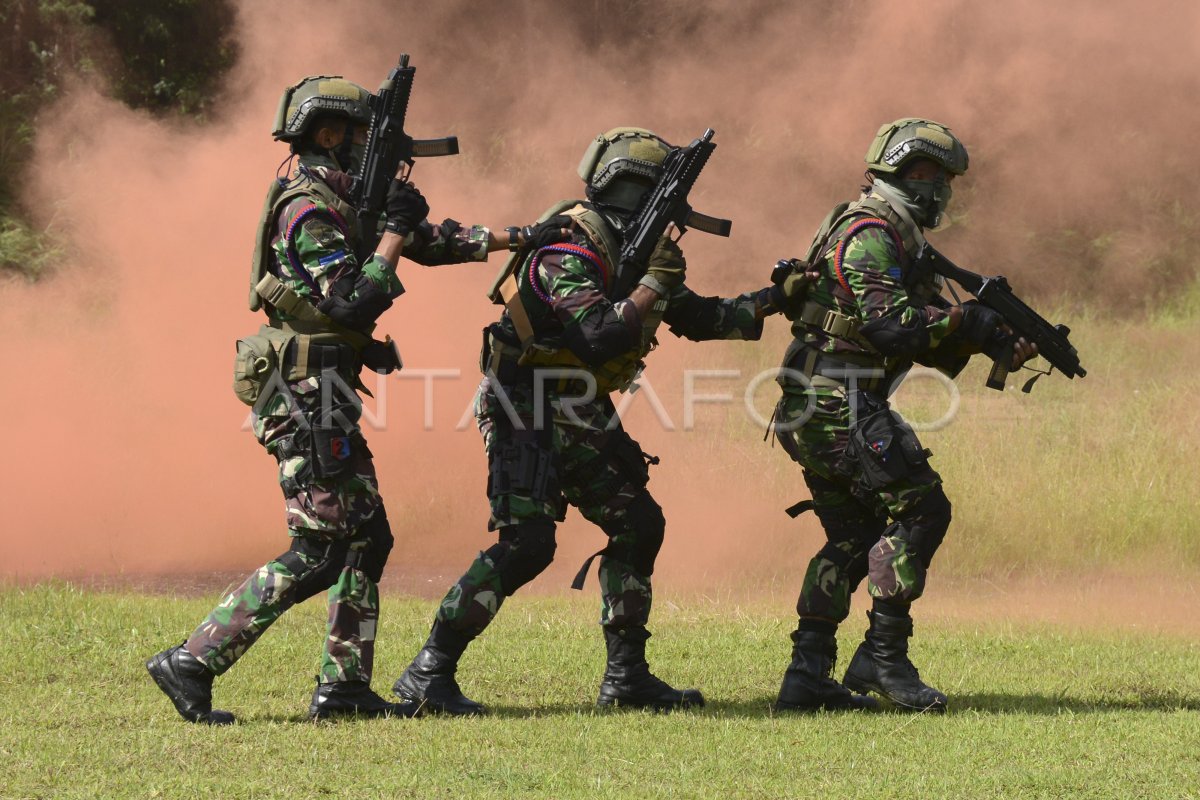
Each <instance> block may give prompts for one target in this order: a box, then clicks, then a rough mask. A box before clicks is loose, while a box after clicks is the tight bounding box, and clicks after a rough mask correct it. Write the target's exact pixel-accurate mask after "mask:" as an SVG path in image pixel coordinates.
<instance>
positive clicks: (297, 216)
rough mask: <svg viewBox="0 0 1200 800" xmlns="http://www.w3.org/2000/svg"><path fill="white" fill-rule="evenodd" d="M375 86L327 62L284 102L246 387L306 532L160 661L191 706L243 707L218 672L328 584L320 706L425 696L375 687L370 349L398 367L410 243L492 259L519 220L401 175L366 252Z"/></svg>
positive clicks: (378, 546) (242, 359)
mask: <svg viewBox="0 0 1200 800" xmlns="http://www.w3.org/2000/svg"><path fill="white" fill-rule="evenodd" d="M369 96H370V95H369V93H368V92H367V91H366V90H365V89H363V88H362V87H361V86H358V85H356V84H353V83H350V82H349V81H346V80H343V79H341V78H339V77H313V78H306V79H304V80H303V81H301V82H300V83H298V84H296V85H295V86H293V87H291V88H289V89H288V90H286V91H285V92H284V95H283V98H282V100H281V103H280V109H279V115H278V116H277V119H276V123H275V130H274V134H273V135H274V137H275V139H276V140H279V141H285V142H288V143H289V145H290V146H291V151H292V158H293V159H298V161H299V165H298V167H297V169H296V170H295V172H293V173H291V175H290V176H289V177H287V178H282V179H276V180H275V181H273V182H272V184H271V187H270V191H269V193H268V196H267V200H266V204H265V205H264V208H263V217H262V221H261V223H260V231H259V237H258V243H257V246H256V250H255V258H254V270H253V274H252V278H251V286H252V287H256V288H255V289H254V290H252V293H251V300H250V307H251V310H258V309H260V308H262V309H263V310H265V312H266V314H267V318H268V324H267V325H264V326H263V328H262V331H261V332H260V334H259V335H258V336H255V337H248V338H247V339H244V340H242V341H240V342H239V343H238V350H239V360H238V361H239V363H238V369H237V374H236V375H235V381H236V382H235V389H236V390H237V391H238V393H239V396H240V397H241V398H242V399H243V401H246V402H248V403H254V404H255V405H254V415H253V423H254V433H255V436H256V437H257V439H258V441H259V443H261V444H262V445H263V446H264V447H265V448H266V449H267V452H268V453H270V454H271V455H272V456H274V457H275V459H276V460H277V461H278V465H279V481H280V484H281V486H282V488H283V494H284V498H285V505H286V513H287V526H288V529H289V533H290V535H291V537H292V539H291V547H290V548H289V549H288V550H287V551H286V552H285V553H283V554H282V555H280V556H279V557H277V558H275V559H274V560H272V561H270V562H268V563H267V564H266V565H265V566H263V567H261V568H260V569H258V570H257V571H256V572H254V573H253V574H252V575H251V576H250V577H249V578H247V579H246V581H245V582H244V583H243V584H242V585H241V586H240V587H238V588H237V589H235V590H234V591H233V592H231V593H230V594H229V595H228V596H227V597H226V598H225V599H224V600H222V601H221V603H220V604H219V605H218V606H217V607H216V608H215V609H213V611H212V613H211V614H209V615H208V617H207V618H206V619H205V620H204V621H203V622H202V623H201V624H200V626H199V627H198V628H196V630H195V632H194V633H193V634H192V635H191V637H190V638H188V639H187V641H186V642H184V643H183V644H182V645H179V646H177V647H173V648H171V649H169V650H166V651H164V652H162V653H159V654H158V655H156V656H154V657H153V658H151V659H150V660H149V661H148V662H147V664H146V668H147V669H148V670H149V671H150V674H151V676H152V677H153V678H154V680H155V682H156V683H158V685H159V687H160V688H161V689H162V690H163V692H165V693H166V694H167V696H168V697H170V698H171V701H172V702H173V703H174V704H175V708H176V709H177V710H178V711H179V713H180V714H181V715H182V716H183V717H184V719H187V720H189V721H192V722H204V723H209V724H214V725H219V724H228V723H231V722H233V721H234V718H233V715H232V714H230V713H229V712H227V711H216V710H213V709H212V700H211V697H212V682H213V678H214V677H215V676H217V675H220V674H222V673H224V672H225V671H226V670H228V669H229V668H230V667H231V666H233V664H234V662H236V661H237V660H238V658H240V657H241V656H242V655H243V654H245V652H246V651H247V650H248V649H249V648H250V647H251V645H253V644H254V642H256V641H257V640H258V638H259V637H260V636H261V635H262V634H263V632H264V631H265V630H266V629H267V628H268V627H269V626H270V625H271V623H273V622H274V621H275V620H276V619H278V618H279V616H280V615H281V614H283V613H284V612H285V611H286V610H287V609H289V608H291V607H292V606H293V605H295V604H296V603H299V602H301V601H303V600H305V599H307V598H309V597H311V596H313V595H314V594H316V593H318V592H321V591H324V590H326V589H328V590H329V596H328V599H329V624H328V633H327V636H326V638H325V644H324V655H323V658H322V661H321V667H320V675H319V676H318V684H317V688H316V691H315V692H314V694H313V698H312V704H311V706H310V707H309V715H310V716H311V717H313V718H324V717H328V716H331V715H335V714H342V713H358V714H363V715H366V716H383V715H403V716H411V715H412V714H413V713H414V712H415V711H416V707H415V706H412V705H404V704H396V703H388V702H386V701H384V700H383V698H381V697H380V696H379V695H377V694H376V693H375V692H373V691H372V690H371V688H370V680H371V666H372V661H373V656H374V640H375V625H376V620H377V617H378V609H379V593H378V588H377V584H378V582H379V579H380V576H381V575H382V573H383V568H384V564H385V563H386V561H387V557H388V552H389V551H390V550H391V547H392V534H391V530H390V528H389V525H388V519H387V513H386V511H385V510H384V507H383V501H382V499H381V498H380V496H379V483H378V481H377V479H376V477H375V469H374V466H373V465H372V460H371V453H370V451H369V450H368V449H367V446H366V441H365V440H364V438H363V435H362V431H361V430H360V429H359V425H358V419H359V415H360V411H361V400H360V398H359V396H358V394H357V392H356V391H355V390H356V389H357V388H362V384H361V383H359V380H358V373H359V370H360V369H361V367H362V366H363V365H364V364H365V365H366V366H368V367H370V368H372V369H376V370H379V371H381V372H390V371H392V370H393V369H396V368H398V367H399V361H398V358H397V357H396V355H395V351H394V349H392V348H390V347H388V346H385V345H384V343H381V342H376V341H374V340H372V339H371V337H370V335H369V334H370V332H371V330H372V329H373V328H374V322H375V320H376V318H377V317H379V315H380V314H382V313H383V312H384V311H385V310H386V309H387V308H388V307H389V306H391V305H392V301H393V300H394V299H395V298H396V297H398V296H399V295H400V294H401V293H402V292H403V291H404V289H403V287H402V286H401V284H400V280H399V278H398V277H397V275H396V271H395V264H396V261H397V258H398V257H399V255H400V253H401V251H403V253H404V256H405V257H406V258H409V259H412V260H415V261H418V262H419V263H422V264H426V265H431V264H445V263H452V262H464V261H483V260H485V259H486V258H487V253H488V251H489V250H493V249H496V248H499V247H504V246H507V243H508V234H503V235H502V236H500V237H497V236H493V235H492V234H491V233H490V232H489V231H488V229H487V228H484V227H480V226H473V227H466V228H464V227H462V226H460V225H459V224H458V223H456V222H454V221H453V220H446V221H445V222H443V223H442V224H440V225H434V224H431V223H430V222H428V221H426V219H425V217H426V215H427V214H428V211H429V206H428V205H427V204H426V202H425V200H424V198H423V197H422V196H421V194H420V192H418V191H417V190H416V189H415V188H414V187H413V186H412V185H411V184H408V183H403V182H401V181H399V180H397V181H394V182H393V183H392V185H391V187H390V189H389V193H388V197H387V212H386V230H385V231H384V233H383V235H382V237H381V238H380V241H379V245H378V247H377V249H376V250H375V252H374V254H373V255H369V257H367V258H365V259H362V258H360V257H359V255H357V254H358V253H359V245H360V243H361V241H362V234H361V232H360V231H359V230H358V229H357V225H356V217H355V214H354V212H353V208H352V207H350V206H349V204H348V202H347V190H348V187H349V185H350V173H353V172H354V171H355V170H356V169H357V167H358V162H359V160H360V159H361V157H362V151H363V148H364V145H365V143H366V130H367V129H366V126H367V124H368V123H369V122H370V119H371V114H370V111H369V108H368V104H367V100H368V98H369ZM275 365H277V368H274V367H275Z"/></svg>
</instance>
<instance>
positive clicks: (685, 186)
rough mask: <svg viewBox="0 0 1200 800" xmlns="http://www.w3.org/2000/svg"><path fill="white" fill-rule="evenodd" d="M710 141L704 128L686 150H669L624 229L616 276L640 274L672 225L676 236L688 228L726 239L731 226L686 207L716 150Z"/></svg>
mask: <svg viewBox="0 0 1200 800" xmlns="http://www.w3.org/2000/svg"><path fill="white" fill-rule="evenodd" d="M712 137H713V129H712V128H708V129H707V130H705V131H704V134H703V135H702V136H701V137H700V138H699V139H695V140H693V141H692V143H691V144H689V145H688V146H687V147H680V148H677V149H675V150H673V151H672V152H671V154H670V155H668V156H667V159H666V161H664V162H663V174H662V178H660V179H659V181H658V184H657V185H656V186H655V187H654V188H653V189H652V190H651V191H650V193H649V194H648V195H646V198H645V199H644V200H643V201H642V205H641V208H639V209H638V212H637V214H635V215H634V217H633V220H632V221H631V222H630V224H629V227H628V228H627V233H626V234H625V241H624V243H623V244H622V246H621V264H620V267H619V271H618V274H619V275H622V276H632V275H633V274H635V273H636V272H640V271H641V270H644V269H645V268H646V262H647V261H649V260H650V254H651V253H653V252H654V247H655V245H657V244H658V240H659V239H661V238H662V235H663V234H664V233H665V232H666V230H667V226H668V225H670V224H671V223H675V227H676V228H678V229H679V235H680V236H683V234H684V232H685V231H686V230H687V229H688V227H689V226H690V227H692V228H695V229H696V230H698V231H704V232H705V233H712V234H715V235H717V236H728V235H729V231H730V230H731V229H732V228H733V223H732V222H730V221H729V220H727V219H720V218H718V217H710V216H708V215H707V214H701V213H699V212H697V211H693V210H692V207H691V206H690V205H688V193H689V192H690V191H691V190H692V187H693V186H694V185H695V184H696V178H698V177H699V176H700V171H701V170H702V169H704V165H705V164H706V163H707V162H708V157H709V156H710V155H712V151H713V150H715V149H717V146H716V145H715V144H713V143H712ZM625 280H629V277H625Z"/></svg>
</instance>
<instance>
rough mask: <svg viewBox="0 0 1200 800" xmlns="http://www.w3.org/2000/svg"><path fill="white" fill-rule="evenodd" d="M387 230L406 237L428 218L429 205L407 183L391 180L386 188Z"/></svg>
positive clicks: (419, 193) (418, 192)
mask: <svg viewBox="0 0 1200 800" xmlns="http://www.w3.org/2000/svg"><path fill="white" fill-rule="evenodd" d="M384 207H385V209H386V213H387V229H388V230H389V231H391V232H392V233H398V234H400V235H401V236H407V235H408V234H409V233H411V232H412V231H413V230H415V229H416V227H417V226H418V225H420V224H421V223H422V222H424V221H425V218H426V217H428V216H429V203H428V202H426V200H425V197H424V196H423V195H422V194H421V191H420V190H419V189H418V188H417V187H416V186H413V185H412V184H411V183H408V182H407V181H402V180H399V179H398V178H397V179H393V180H392V183H391V185H390V186H388V193H387V202H386V205H385V206H384Z"/></svg>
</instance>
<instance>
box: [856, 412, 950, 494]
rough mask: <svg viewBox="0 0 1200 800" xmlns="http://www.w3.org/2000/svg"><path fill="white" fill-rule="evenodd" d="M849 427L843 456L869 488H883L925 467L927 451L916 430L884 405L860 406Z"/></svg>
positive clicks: (864, 486)
mask: <svg viewBox="0 0 1200 800" xmlns="http://www.w3.org/2000/svg"><path fill="white" fill-rule="evenodd" d="M861 412H863V413H860V415H859V417H858V420H857V424H855V426H854V427H853V428H851V429H850V439H849V442H848V444H847V445H846V450H847V456H848V457H850V458H852V459H853V460H854V462H855V463H856V464H857V466H858V473H859V482H860V483H861V484H862V486H863V488H865V489H869V490H877V489H883V488H885V487H887V486H890V485H892V484H893V483H895V482H896V481H898V480H901V479H902V478H906V477H908V476H910V475H913V474H916V473H918V472H921V471H924V470H928V469H929V456H930V455H931V453H930V452H929V451H928V450H925V449H924V448H922V447H921V443H920V441H919V440H918V439H917V434H916V433H915V432H914V431H913V429H912V428H911V427H909V425H908V423H906V422H905V421H904V420H903V419H901V417H900V415H899V414H897V413H896V412H894V411H892V410H891V409H890V408H888V407H887V406H876V405H875V404H870V405H866V404H864V406H862V407H861Z"/></svg>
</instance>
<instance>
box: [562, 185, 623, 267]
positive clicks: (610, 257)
mask: <svg viewBox="0 0 1200 800" xmlns="http://www.w3.org/2000/svg"><path fill="white" fill-rule="evenodd" d="M562 213H563V214H564V215H566V216H568V217H570V218H571V219H572V220H574V221H575V222H576V223H577V224H578V225H579V227H580V228H582V229H583V232H584V234H586V235H587V238H588V239H590V240H591V242H592V244H594V245H595V246H596V250H597V254H598V255H599V256H600V259H601V261H602V262H603V263H604V264H606V265H608V267H609V270H608V274H610V275H613V276H614V277H615V275H616V272H617V270H619V269H620V268H621V265H620V264H619V263H618V262H619V260H620V258H621V242H620V240H619V239H618V238H617V236H616V234H615V232H614V231H613V229H612V226H611V225H609V224H608V222H606V221H605V219H604V217H602V216H600V213H599V212H598V211H595V210H594V209H592V208H590V207H588V206H587V205H586V204H584V203H579V204H577V205H576V206H575V207H574V208H570V209H567V210H566V211H563V212H562ZM601 268H602V269H603V267H601ZM606 285H608V284H607V283H606Z"/></svg>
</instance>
